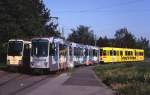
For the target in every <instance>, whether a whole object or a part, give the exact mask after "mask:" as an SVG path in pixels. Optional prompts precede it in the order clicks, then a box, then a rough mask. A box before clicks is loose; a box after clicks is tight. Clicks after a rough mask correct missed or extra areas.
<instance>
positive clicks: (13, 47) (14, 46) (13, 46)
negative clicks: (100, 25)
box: [8, 41, 23, 56]
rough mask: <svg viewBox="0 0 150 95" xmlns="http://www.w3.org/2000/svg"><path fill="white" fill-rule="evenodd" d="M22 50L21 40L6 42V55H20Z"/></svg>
mask: <svg viewBox="0 0 150 95" xmlns="http://www.w3.org/2000/svg"><path fill="white" fill-rule="evenodd" d="M22 50H23V42H22V41H9V43H8V56H21V55H22Z"/></svg>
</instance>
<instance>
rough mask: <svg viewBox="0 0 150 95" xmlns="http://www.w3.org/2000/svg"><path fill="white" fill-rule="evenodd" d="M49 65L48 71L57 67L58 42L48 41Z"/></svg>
mask: <svg viewBox="0 0 150 95" xmlns="http://www.w3.org/2000/svg"><path fill="white" fill-rule="evenodd" d="M49 65H50V66H49V67H50V71H56V70H58V69H59V44H57V43H50V45H49Z"/></svg>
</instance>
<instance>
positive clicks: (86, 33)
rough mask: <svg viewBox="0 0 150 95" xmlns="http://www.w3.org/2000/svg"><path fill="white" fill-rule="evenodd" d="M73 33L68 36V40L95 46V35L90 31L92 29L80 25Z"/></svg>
mask: <svg viewBox="0 0 150 95" xmlns="http://www.w3.org/2000/svg"><path fill="white" fill-rule="evenodd" d="M71 31H72V33H71V34H70V35H69V36H68V38H67V40H68V41H71V42H76V43H81V44H86V45H94V44H95V39H94V33H93V30H90V27H88V26H84V25H80V26H79V27H77V29H71Z"/></svg>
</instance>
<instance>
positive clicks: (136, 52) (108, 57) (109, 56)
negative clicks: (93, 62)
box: [100, 47, 144, 63]
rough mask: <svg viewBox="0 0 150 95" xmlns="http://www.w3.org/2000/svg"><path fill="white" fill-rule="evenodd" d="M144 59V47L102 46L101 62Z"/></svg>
mask: <svg viewBox="0 0 150 95" xmlns="http://www.w3.org/2000/svg"><path fill="white" fill-rule="evenodd" d="M143 60H144V50H143V49H130V48H116V47H101V48H100V62H101V63H121V62H137V61H143Z"/></svg>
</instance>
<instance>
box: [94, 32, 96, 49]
mask: <svg viewBox="0 0 150 95" xmlns="http://www.w3.org/2000/svg"><path fill="white" fill-rule="evenodd" d="M94 41H95V46H97V45H96V44H97V39H96V35H95V34H94Z"/></svg>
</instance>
